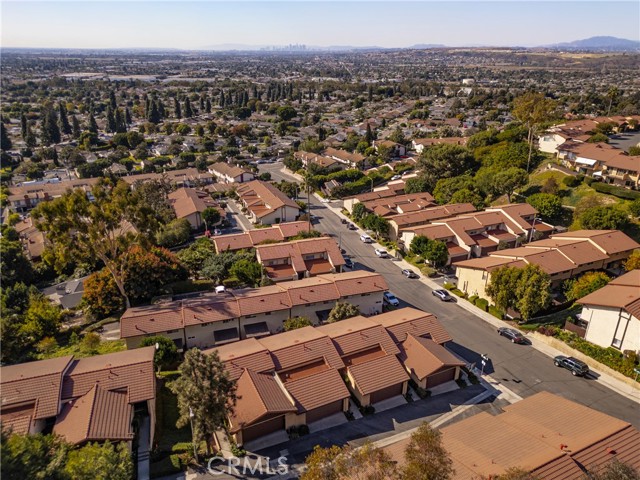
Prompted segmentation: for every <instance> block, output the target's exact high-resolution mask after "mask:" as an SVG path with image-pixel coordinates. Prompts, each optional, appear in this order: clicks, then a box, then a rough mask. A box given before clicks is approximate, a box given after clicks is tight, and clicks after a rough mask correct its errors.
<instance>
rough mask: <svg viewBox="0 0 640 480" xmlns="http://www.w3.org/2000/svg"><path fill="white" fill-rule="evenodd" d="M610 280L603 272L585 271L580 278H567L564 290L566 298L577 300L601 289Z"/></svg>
mask: <svg viewBox="0 0 640 480" xmlns="http://www.w3.org/2000/svg"><path fill="white" fill-rule="evenodd" d="M610 281H611V278H609V276H608V275H607V274H606V273H604V272H586V273H585V274H584V275H582V276H581V277H580V278H577V279H569V280H567V281H566V282H565V283H564V290H565V292H566V297H567V299H569V300H578V299H580V298H582V297H584V296H587V295H589V294H590V293H591V292H595V291H596V290H599V289H601V288H602V287H604V286H605V285H606V284H607V283H609V282H610Z"/></svg>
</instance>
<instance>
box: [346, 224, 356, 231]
mask: <svg viewBox="0 0 640 480" xmlns="http://www.w3.org/2000/svg"><path fill="white" fill-rule="evenodd" d="M347 228H348V229H349V230H357V229H358V227H356V226H355V225H354V224H353V223H348V224H347Z"/></svg>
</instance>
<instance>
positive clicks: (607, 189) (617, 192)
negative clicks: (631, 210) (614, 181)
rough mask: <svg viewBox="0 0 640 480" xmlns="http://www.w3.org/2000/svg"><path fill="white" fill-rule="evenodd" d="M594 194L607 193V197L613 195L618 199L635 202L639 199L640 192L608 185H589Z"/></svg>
mask: <svg viewBox="0 0 640 480" xmlns="http://www.w3.org/2000/svg"><path fill="white" fill-rule="evenodd" d="M591 188H593V189H594V190H595V191H596V192H600V193H607V194H609V195H613V196H615V197H618V198H624V199H627V200H635V199H636V198H640V192H638V191H636V190H629V189H627V188H623V187H617V186H615V185H610V184H608V183H601V182H598V183H594V184H593V185H591Z"/></svg>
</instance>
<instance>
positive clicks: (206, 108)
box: [205, 98, 211, 113]
mask: <svg viewBox="0 0 640 480" xmlns="http://www.w3.org/2000/svg"><path fill="white" fill-rule="evenodd" d="M205 111H206V112H207V113H211V100H209V98H207V104H206V106H205Z"/></svg>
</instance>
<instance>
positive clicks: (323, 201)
mask: <svg viewBox="0 0 640 480" xmlns="http://www.w3.org/2000/svg"><path fill="white" fill-rule="evenodd" d="M320 201H321V202H322V203H329V202H331V199H330V198H323V199H322V200H320Z"/></svg>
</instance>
